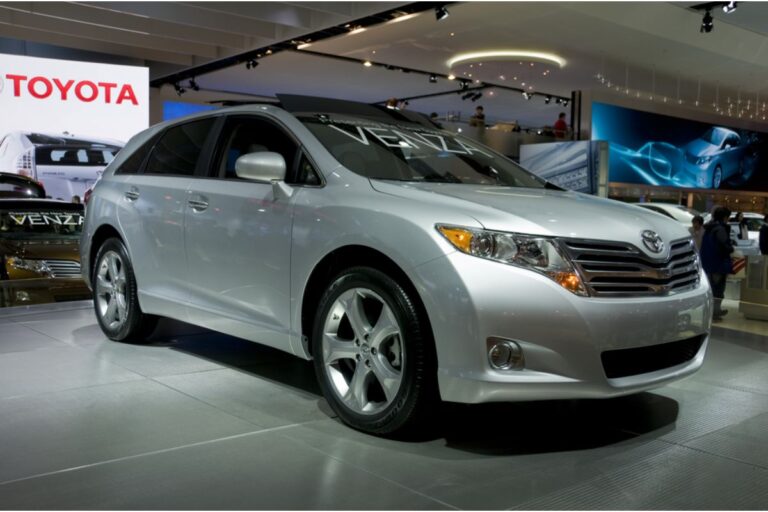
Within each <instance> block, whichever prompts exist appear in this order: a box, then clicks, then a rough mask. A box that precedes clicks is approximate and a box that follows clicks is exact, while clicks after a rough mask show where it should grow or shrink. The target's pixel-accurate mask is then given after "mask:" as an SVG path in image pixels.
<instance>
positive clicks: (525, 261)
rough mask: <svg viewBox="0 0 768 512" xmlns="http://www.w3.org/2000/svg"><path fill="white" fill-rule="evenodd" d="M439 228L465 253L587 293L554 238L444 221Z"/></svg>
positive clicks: (577, 292)
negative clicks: (531, 272)
mask: <svg viewBox="0 0 768 512" xmlns="http://www.w3.org/2000/svg"><path fill="white" fill-rule="evenodd" d="M436 228H437V230H438V231H439V232H440V234H442V235H443V236H444V237H445V238H446V240H448V241H449V242H450V243H451V245H453V246H454V247H456V248H457V249H458V250H460V251H461V252H463V253H466V254H470V255H472V256H477V257H478V258H484V259H487V260H493V261H498V262H499V263H506V264H507V265H515V266H517V267H523V268H526V269H529V270H533V271H535V272H539V273H541V274H544V275H545V276H547V277H549V278H550V279H552V280H553V281H555V282H556V283H557V284H559V285H560V286H562V287H563V288H565V289H566V290H568V291H570V292H573V293H575V294H576V295H581V296H583V297H585V296H587V290H586V288H585V287H584V283H582V281H581V278H580V277H579V275H578V274H577V273H576V270H575V269H574V268H573V265H572V264H571V262H570V261H568V259H567V258H566V257H565V256H564V255H563V254H562V253H561V252H560V250H559V249H558V247H557V245H555V243H554V241H553V240H552V239H549V238H542V237H537V236H531V235H519V234H517V233H502V232H499V231H486V230H482V229H468V228H462V227H458V226H445V225H442V224H438V225H437V226H436Z"/></svg>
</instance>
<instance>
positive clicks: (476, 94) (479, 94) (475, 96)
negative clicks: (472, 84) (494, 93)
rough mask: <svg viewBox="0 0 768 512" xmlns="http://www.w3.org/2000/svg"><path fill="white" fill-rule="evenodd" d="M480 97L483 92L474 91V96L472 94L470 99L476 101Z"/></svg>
mask: <svg viewBox="0 0 768 512" xmlns="http://www.w3.org/2000/svg"><path fill="white" fill-rule="evenodd" d="M482 97H483V93H481V92H477V93H475V95H474V96H472V101H473V102H474V101H477V100H479V99H480V98H482Z"/></svg>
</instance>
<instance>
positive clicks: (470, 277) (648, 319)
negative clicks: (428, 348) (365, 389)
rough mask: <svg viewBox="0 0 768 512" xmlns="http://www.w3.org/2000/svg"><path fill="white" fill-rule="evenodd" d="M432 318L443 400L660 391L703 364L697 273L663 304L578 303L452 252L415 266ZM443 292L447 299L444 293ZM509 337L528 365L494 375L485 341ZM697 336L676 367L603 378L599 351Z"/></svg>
mask: <svg viewBox="0 0 768 512" xmlns="http://www.w3.org/2000/svg"><path fill="white" fill-rule="evenodd" d="M415 272H416V273H417V279H416V281H417V282H418V283H419V285H418V286H419V293H420V295H421V297H422V299H423V300H424V303H425V306H426V309H427V312H428V314H429V317H430V321H431V324H432V328H433V332H434V335H435V344H436V349H437V358H438V382H439V386H440V393H441V396H442V398H443V399H444V400H448V401H455V402H465V403H478V402H492V401H522V400H544V399H570V398H598V397H611V396H619V395H626V394H630V393H635V392H639V391H643V390H646V389H650V388H653V387H658V386H661V385H663V384H665V383H667V382H671V381H673V380H676V379H679V378H682V377H684V376H686V375H689V374H691V373H693V372H694V371H696V370H697V369H698V368H699V367H700V366H701V364H702V362H703V358H704V353H705V351H706V346H707V342H708V334H709V329H710V322H711V294H710V291H709V285H708V284H707V280H706V278H705V277H704V275H703V274H701V279H700V283H699V285H698V286H697V288H695V289H693V290H689V291H685V292H680V293H676V294H673V295H669V296H665V297H643V298H611V299H606V298H600V299H597V298H591V297H578V296H576V295H573V294H572V293H570V292H568V291H566V290H565V289H563V288H561V287H560V286H559V285H557V284H556V283H554V282H553V281H551V280H550V279H548V278H547V277H545V276H542V275H540V274H537V273H535V272H532V271H529V270H525V269H521V268H517V267H513V266H509V265H503V264H500V263H496V262H492V261H487V260H483V259H480V258H475V257H472V256H468V255H465V254H462V253H458V252H457V253H452V254H450V255H448V256H446V257H441V258H438V259H436V260H433V261H431V262H429V263H426V264H424V265H422V266H420V267H417V268H416V269H415ZM446 291H447V293H446ZM491 336H495V337H503V338H508V339H512V340H515V341H516V342H517V343H518V344H519V345H520V346H521V347H522V349H523V352H524V357H525V368H524V369H522V370H506V371H502V370H494V369H492V368H491V366H490V364H489V362H488V358H487V344H486V339H487V338H488V337H491ZM696 337H699V339H700V340H701V341H702V343H701V348H700V349H699V350H698V353H696V354H695V356H693V357H692V358H691V359H690V360H688V361H686V362H684V363H682V364H678V365H675V366H671V367H667V368H663V369H659V370H655V371H649V372H647V373H642V374H637V375H630V376H625V377H620V378H612V379H611V378H608V377H607V376H606V371H605V369H604V367H603V363H602V360H601V354H602V353H603V352H606V351H613V350H623V349H631V348H639V347H650V346H654V345H660V344H666V343H669V342H673V341H678V340H686V339H691V338H696Z"/></svg>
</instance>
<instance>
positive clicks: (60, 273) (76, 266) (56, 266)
mask: <svg viewBox="0 0 768 512" xmlns="http://www.w3.org/2000/svg"><path fill="white" fill-rule="evenodd" d="M45 265H46V266H47V267H48V269H49V270H50V271H51V277H81V274H80V263H79V262H77V261H71V260H45Z"/></svg>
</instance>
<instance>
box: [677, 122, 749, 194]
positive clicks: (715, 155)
mask: <svg viewBox="0 0 768 512" xmlns="http://www.w3.org/2000/svg"><path fill="white" fill-rule="evenodd" d="M744 142H745V141H742V138H741V136H740V135H739V134H738V133H736V132H735V131H733V130H729V129H727V128H723V127H720V126H713V127H712V128H710V129H709V130H707V131H706V133H704V134H703V135H702V136H701V137H699V138H698V139H695V140H692V141H691V142H689V143H688V144H686V145H685V146H684V147H683V152H684V153H685V158H686V162H687V164H688V166H689V169H690V171H691V172H693V173H694V174H696V175H697V182H698V184H699V185H701V186H703V187H706V188H720V185H721V184H722V183H723V182H724V181H727V180H729V179H731V178H734V177H737V176H744V177H745V178H747V177H748V176H745V174H746V172H747V170H748V163H747V162H746V161H745V158H744V157H745V156H746V152H745V148H746V144H744Z"/></svg>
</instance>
